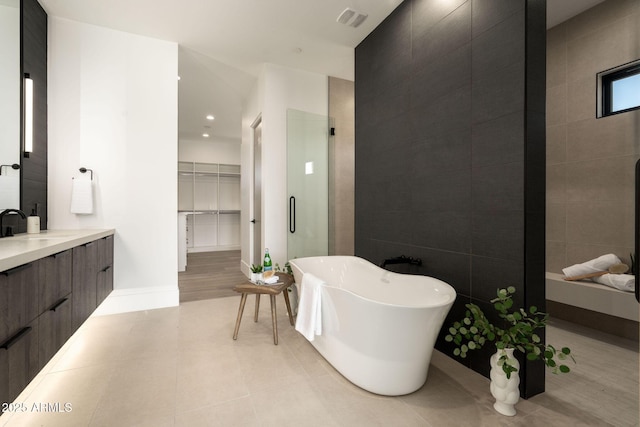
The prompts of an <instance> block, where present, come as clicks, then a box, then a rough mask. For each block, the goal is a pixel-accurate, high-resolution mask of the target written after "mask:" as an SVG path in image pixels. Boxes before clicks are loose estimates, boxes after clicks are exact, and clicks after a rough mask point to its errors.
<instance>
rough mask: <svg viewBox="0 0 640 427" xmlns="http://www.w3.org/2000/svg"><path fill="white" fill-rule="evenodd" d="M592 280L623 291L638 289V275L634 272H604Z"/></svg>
mask: <svg viewBox="0 0 640 427" xmlns="http://www.w3.org/2000/svg"><path fill="white" fill-rule="evenodd" d="M591 280H593V281H594V282H597V283H600V284H601V285H605V286H610V287H612V288H616V289H619V290H621V291H626V292H634V291H635V290H636V276H634V275H633V274H604V275H602V276H598V277H594V278H593V279H591Z"/></svg>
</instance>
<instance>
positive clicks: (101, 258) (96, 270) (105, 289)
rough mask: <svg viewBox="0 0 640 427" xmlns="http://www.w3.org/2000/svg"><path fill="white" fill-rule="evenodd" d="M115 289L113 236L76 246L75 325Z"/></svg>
mask: <svg viewBox="0 0 640 427" xmlns="http://www.w3.org/2000/svg"><path fill="white" fill-rule="evenodd" d="M112 290H113V236H107V237H104V238H102V239H98V240H95V241H93V242H89V243H86V244H84V245H80V246H77V247H75V248H73V329H74V330H75V329H77V328H79V327H80V325H82V323H83V322H84V321H85V320H86V319H87V317H89V316H90V315H91V313H93V312H94V311H95V309H96V308H97V307H98V306H99V305H100V304H101V303H102V301H104V300H105V298H106V297H107V296H109V294H110V293H111V291H112Z"/></svg>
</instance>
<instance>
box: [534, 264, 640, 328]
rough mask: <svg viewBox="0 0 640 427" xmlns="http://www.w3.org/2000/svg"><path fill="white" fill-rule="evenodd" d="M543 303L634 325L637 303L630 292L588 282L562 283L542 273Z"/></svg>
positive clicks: (561, 278)
mask: <svg viewBox="0 0 640 427" xmlns="http://www.w3.org/2000/svg"><path fill="white" fill-rule="evenodd" d="M546 290H547V300H549V301H555V302H559V303H562V304H566V305H571V306H575V307H580V308H583V309H586V310H591V311H595V312H598V313H603V314H607V315H610V316H615V317H621V318H623V319H628V320H632V321H634V322H638V321H639V320H640V315H639V314H640V304H638V301H636V297H635V294H634V293H633V292H623V291H619V290H617V289H614V288H610V287H608V286H604V285H600V284H598V283H594V282H590V281H572V282H568V281H566V280H564V276H563V275H562V274H557V273H546Z"/></svg>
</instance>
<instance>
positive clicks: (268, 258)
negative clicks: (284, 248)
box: [263, 248, 273, 273]
mask: <svg viewBox="0 0 640 427" xmlns="http://www.w3.org/2000/svg"><path fill="white" fill-rule="evenodd" d="M263 268H264V270H263V271H264V272H265V273H266V272H267V271H271V270H273V267H272V265H271V256H270V255H269V248H264V265H263Z"/></svg>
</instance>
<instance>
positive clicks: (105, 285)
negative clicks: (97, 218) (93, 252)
mask: <svg viewBox="0 0 640 427" xmlns="http://www.w3.org/2000/svg"><path fill="white" fill-rule="evenodd" d="M112 290H113V236H108V237H105V238H103V239H100V240H98V279H97V283H96V298H97V305H100V304H101V303H102V301H104V300H105V298H107V297H108V296H109V294H110V293H111V291H112Z"/></svg>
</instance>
